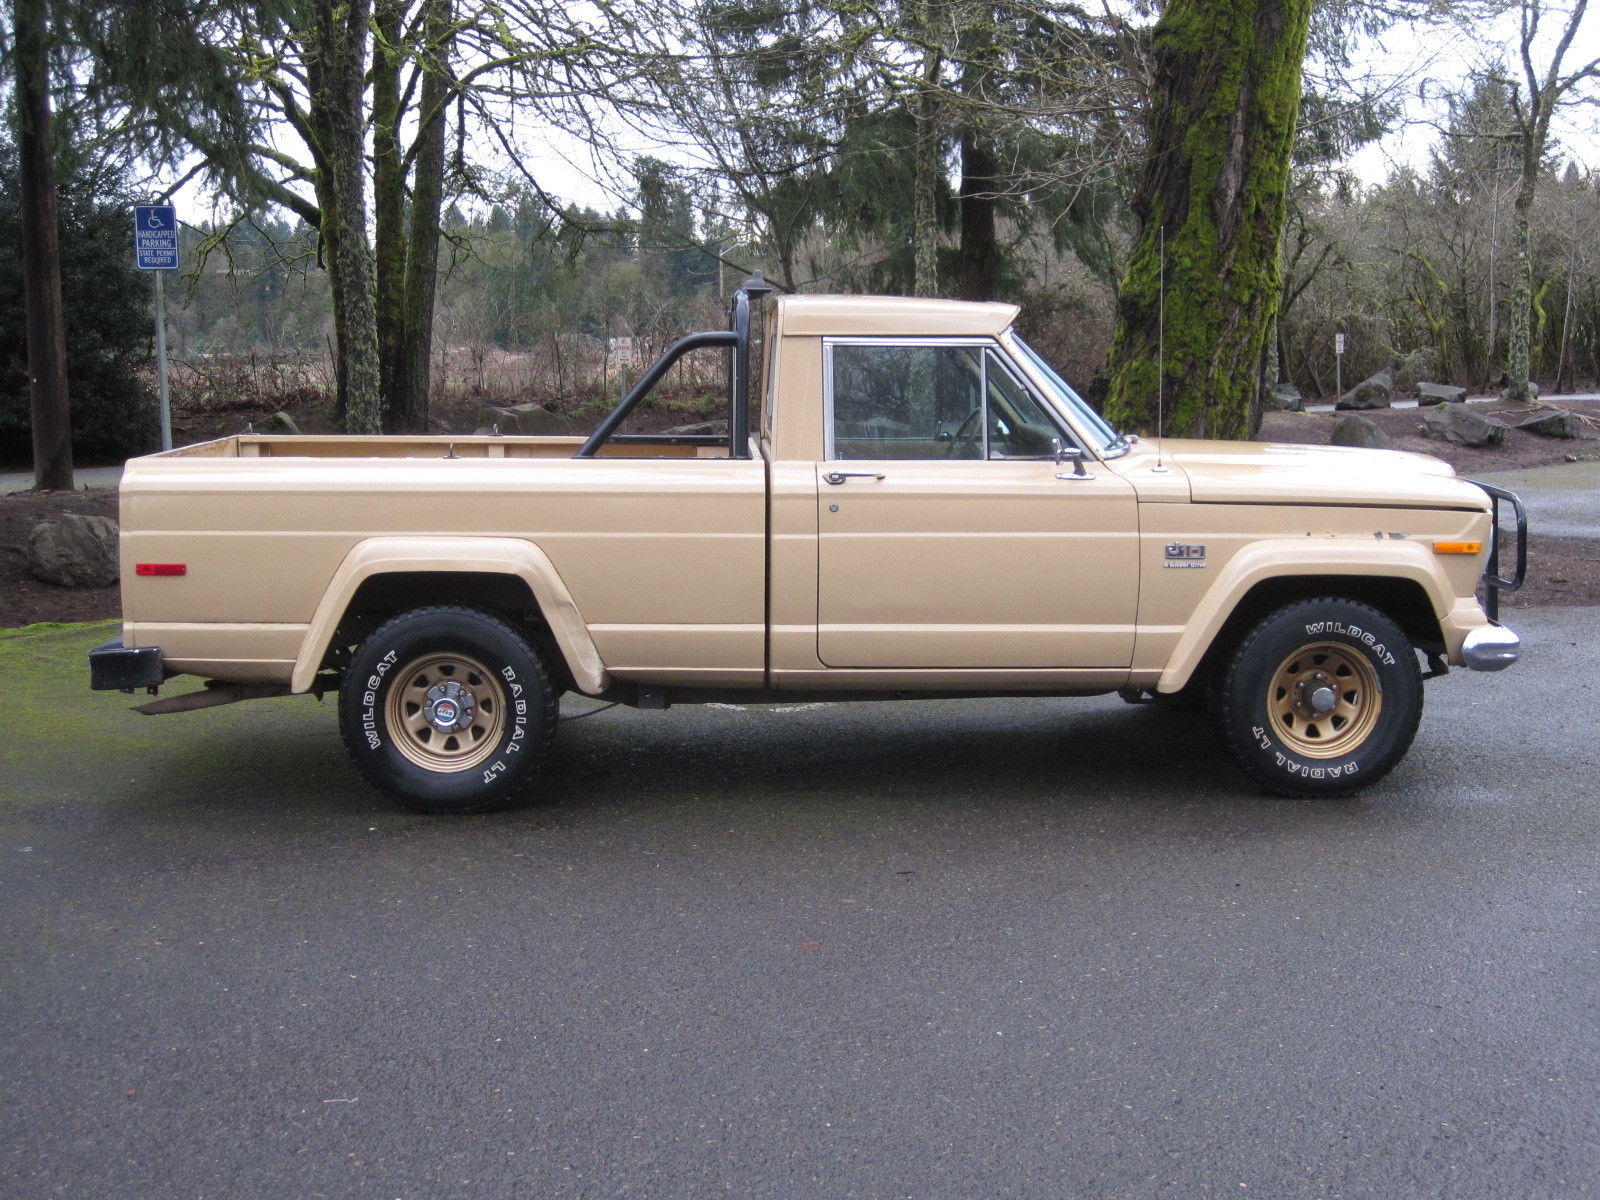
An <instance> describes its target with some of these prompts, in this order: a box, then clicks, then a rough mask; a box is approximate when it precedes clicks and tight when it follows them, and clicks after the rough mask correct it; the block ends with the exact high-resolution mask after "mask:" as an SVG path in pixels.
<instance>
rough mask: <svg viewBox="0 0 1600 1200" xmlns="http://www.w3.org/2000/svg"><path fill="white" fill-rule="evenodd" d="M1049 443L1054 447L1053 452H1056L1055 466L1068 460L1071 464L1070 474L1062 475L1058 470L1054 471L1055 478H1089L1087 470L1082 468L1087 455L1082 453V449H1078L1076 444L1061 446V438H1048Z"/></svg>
mask: <svg viewBox="0 0 1600 1200" xmlns="http://www.w3.org/2000/svg"><path fill="white" fill-rule="evenodd" d="M1050 445H1051V446H1052V447H1054V449H1055V452H1056V466H1058V467H1059V466H1060V465H1061V464H1062V463H1065V462H1070V463H1071V464H1072V474H1071V475H1063V474H1061V473H1060V472H1059V471H1058V472H1056V478H1057V479H1089V478H1091V476H1090V475H1089V472H1087V471H1085V470H1084V469H1083V462H1084V459H1086V458H1087V457H1088V455H1087V454H1086V453H1084V451H1083V450H1082V449H1080V448H1079V447H1077V446H1071V447H1068V446H1063V445H1062V444H1061V439H1060V438H1051V439H1050Z"/></svg>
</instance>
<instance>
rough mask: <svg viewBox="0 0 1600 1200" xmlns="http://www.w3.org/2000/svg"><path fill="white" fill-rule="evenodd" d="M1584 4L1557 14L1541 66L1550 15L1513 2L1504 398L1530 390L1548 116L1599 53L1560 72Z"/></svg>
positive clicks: (1538, 1) (1583, 80)
mask: <svg viewBox="0 0 1600 1200" xmlns="http://www.w3.org/2000/svg"><path fill="white" fill-rule="evenodd" d="M1588 7H1589V0H1573V4H1572V6H1571V7H1570V8H1569V9H1567V10H1566V12H1565V13H1564V14H1561V15H1564V16H1565V17H1566V21H1565V24H1564V25H1562V26H1561V29H1560V32H1559V34H1558V35H1557V37H1556V40H1555V45H1554V46H1553V48H1552V49H1551V50H1550V58H1549V62H1548V63H1547V65H1546V66H1545V68H1544V70H1543V71H1541V70H1540V69H1539V68H1538V67H1537V66H1536V65H1535V64H1534V54H1535V52H1536V51H1537V49H1538V46H1539V40H1540V36H1541V34H1540V23H1541V20H1542V19H1543V18H1544V17H1545V16H1547V15H1551V14H1547V13H1546V12H1545V11H1544V5H1543V3H1542V0H1520V2H1519V3H1518V5H1517V9H1518V15H1519V17H1520V19H1521V37H1520V38H1519V40H1518V44H1517V48H1518V50H1519V52H1520V54H1519V57H1520V59H1521V62H1522V80H1521V84H1520V87H1519V88H1518V94H1517V95H1516V96H1515V97H1514V99H1513V109H1512V111H1513V116H1514V121H1513V124H1514V126H1515V129H1514V134H1515V139H1516V144H1517V148H1518V150H1519V151H1520V152H1521V164H1520V165H1521V171H1520V174H1519V177H1518V179H1517V196H1516V200H1515V201H1514V202H1513V205H1512V218H1511V220H1512V230H1511V241H1512V248H1513V251H1514V253H1515V255H1516V262H1515V264H1514V266H1513V269H1514V270H1515V271H1516V278H1515V279H1514V280H1512V284H1511V321H1510V329H1509V330H1508V331H1507V346H1506V377H1507V378H1506V391H1505V396H1506V399H1508V400H1527V399H1529V398H1530V397H1531V396H1532V395H1533V329H1532V325H1533V306H1534V299H1535V297H1534V287H1533V252H1532V241H1533V235H1532V230H1531V227H1532V218H1533V202H1534V198H1535V195H1536V194H1537V191H1538V187H1539V175H1540V173H1541V171H1542V169H1543V167H1544V158H1545V151H1546V149H1547V148H1548V147H1549V144H1550V119H1551V117H1552V116H1553V115H1554V114H1555V111H1556V109H1557V108H1558V107H1559V106H1560V105H1562V104H1564V103H1566V102H1567V101H1568V99H1569V98H1570V93H1571V92H1572V91H1573V89H1574V88H1577V87H1578V86H1580V85H1586V84H1589V83H1590V82H1591V81H1592V80H1594V79H1596V78H1597V77H1600V58H1594V59H1590V60H1589V61H1588V62H1586V63H1584V64H1583V65H1582V66H1580V67H1578V68H1577V69H1576V70H1573V71H1571V72H1569V73H1567V74H1563V73H1562V65H1563V63H1564V61H1565V59H1566V56H1567V52H1568V51H1569V50H1570V49H1571V48H1572V43H1573V41H1574V39H1575V38H1576V37H1577V34H1578V29H1579V27H1580V26H1581V25H1582V24H1583V18H1584V14H1585V12H1586V11H1587V9H1588ZM1556 12H1557V13H1559V10H1556Z"/></svg>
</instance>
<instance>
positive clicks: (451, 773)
mask: <svg viewBox="0 0 1600 1200" xmlns="http://www.w3.org/2000/svg"><path fill="white" fill-rule="evenodd" d="M557 708H558V704H557V698H556V695H555V692H554V689H553V688H552V687H551V685H550V680H549V675H548V674H547V672H546V671H545V669H544V664H543V663H542V662H540V660H539V656H538V653H537V652H536V651H535V650H534V649H533V647H531V646H530V645H529V644H528V642H527V640H526V639H524V638H523V637H522V636H521V635H520V634H519V633H518V632H517V631H516V630H514V629H513V628H512V627H511V626H509V625H507V624H506V623H505V622H504V621H502V620H500V618H498V617H495V616H492V615H491V614H489V613H486V612H482V611H480V610H478V609H470V608H456V607H453V606H436V607H430V608H418V609H413V610H412V611H411V612H408V613H402V614H401V615H400V616H398V617H395V618H393V619H392V620H390V621H387V622H385V623H384V624H383V625H381V626H379V627H378V628H377V629H376V630H374V631H373V632H372V634H371V636H369V637H368V638H367V639H366V640H365V641H364V642H362V643H361V645H360V647H359V648H358V649H357V650H356V652H355V655H354V657H353V658H352V659H351V662H350V667H349V669H348V670H347V671H346V673H345V681H344V685H343V686H342V688H341V689H340V692H339V726H340V731H341V732H342V733H343V735H344V744H345V747H346V749H348V750H349V752H350V756H351V758H353V759H354V760H355V764H356V767H357V768H358V769H359V770H360V771H361V773H362V775H364V776H365V777H366V778H367V780H368V781H369V782H370V783H372V784H373V785H374V786H375V787H377V788H378V789H379V790H380V791H382V792H384V793H385V794H386V795H388V796H389V797H390V798H391V799H393V800H394V801H395V802H396V803H397V804H399V805H401V806H402V807H404V808H409V809H412V810H413V811H416V812H428V813H468V812H482V811H485V810H487V809H491V808H498V807H500V806H502V805H504V804H507V803H509V802H511V801H512V800H514V799H516V798H517V797H518V796H519V795H520V794H521V793H522V792H523V791H524V790H525V789H526V787H527V786H528V784H529V783H530V782H531V781H532V779H533V777H534V776H535V775H536V774H537V773H538V770H539V767H540V765H541V764H542V763H543V761H544V757H545V752H546V750H547V749H548V748H549V745H550V738H551V735H552V733H553V732H554V729H555V721H556V715H557Z"/></svg>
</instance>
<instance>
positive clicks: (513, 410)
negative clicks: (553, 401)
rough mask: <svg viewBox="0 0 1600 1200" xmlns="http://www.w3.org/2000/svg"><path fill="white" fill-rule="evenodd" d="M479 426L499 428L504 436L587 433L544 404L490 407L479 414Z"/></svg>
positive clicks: (569, 419)
mask: <svg viewBox="0 0 1600 1200" xmlns="http://www.w3.org/2000/svg"><path fill="white" fill-rule="evenodd" d="M478 425H479V427H480V428H484V429H494V428H496V427H498V428H499V430H500V432H501V433H504V434H521V435H523V436H530V435H541V434H544V435H548V434H573V433H587V432H589V431H588V429H580V428H579V427H578V425H577V423H576V422H574V421H573V419H572V418H571V417H569V416H566V415H565V414H563V413H554V412H551V411H550V410H549V409H548V408H545V407H544V406H543V405H542V404H513V405H511V406H510V407H508V408H497V407H494V406H490V407H487V408H485V409H484V410H483V411H482V412H480V413H479V414H478Z"/></svg>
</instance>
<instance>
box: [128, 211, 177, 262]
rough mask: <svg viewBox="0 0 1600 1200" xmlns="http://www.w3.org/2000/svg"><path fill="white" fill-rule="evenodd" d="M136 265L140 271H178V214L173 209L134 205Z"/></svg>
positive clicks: (134, 251) (134, 253) (134, 254)
mask: <svg viewBox="0 0 1600 1200" xmlns="http://www.w3.org/2000/svg"><path fill="white" fill-rule="evenodd" d="M133 261H134V265H135V266H137V267H138V268H139V269H140V270H141V271H176V270H177V269H178V214H177V210H176V209H175V208H173V206H172V205H170V204H136V205H134V208H133Z"/></svg>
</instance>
